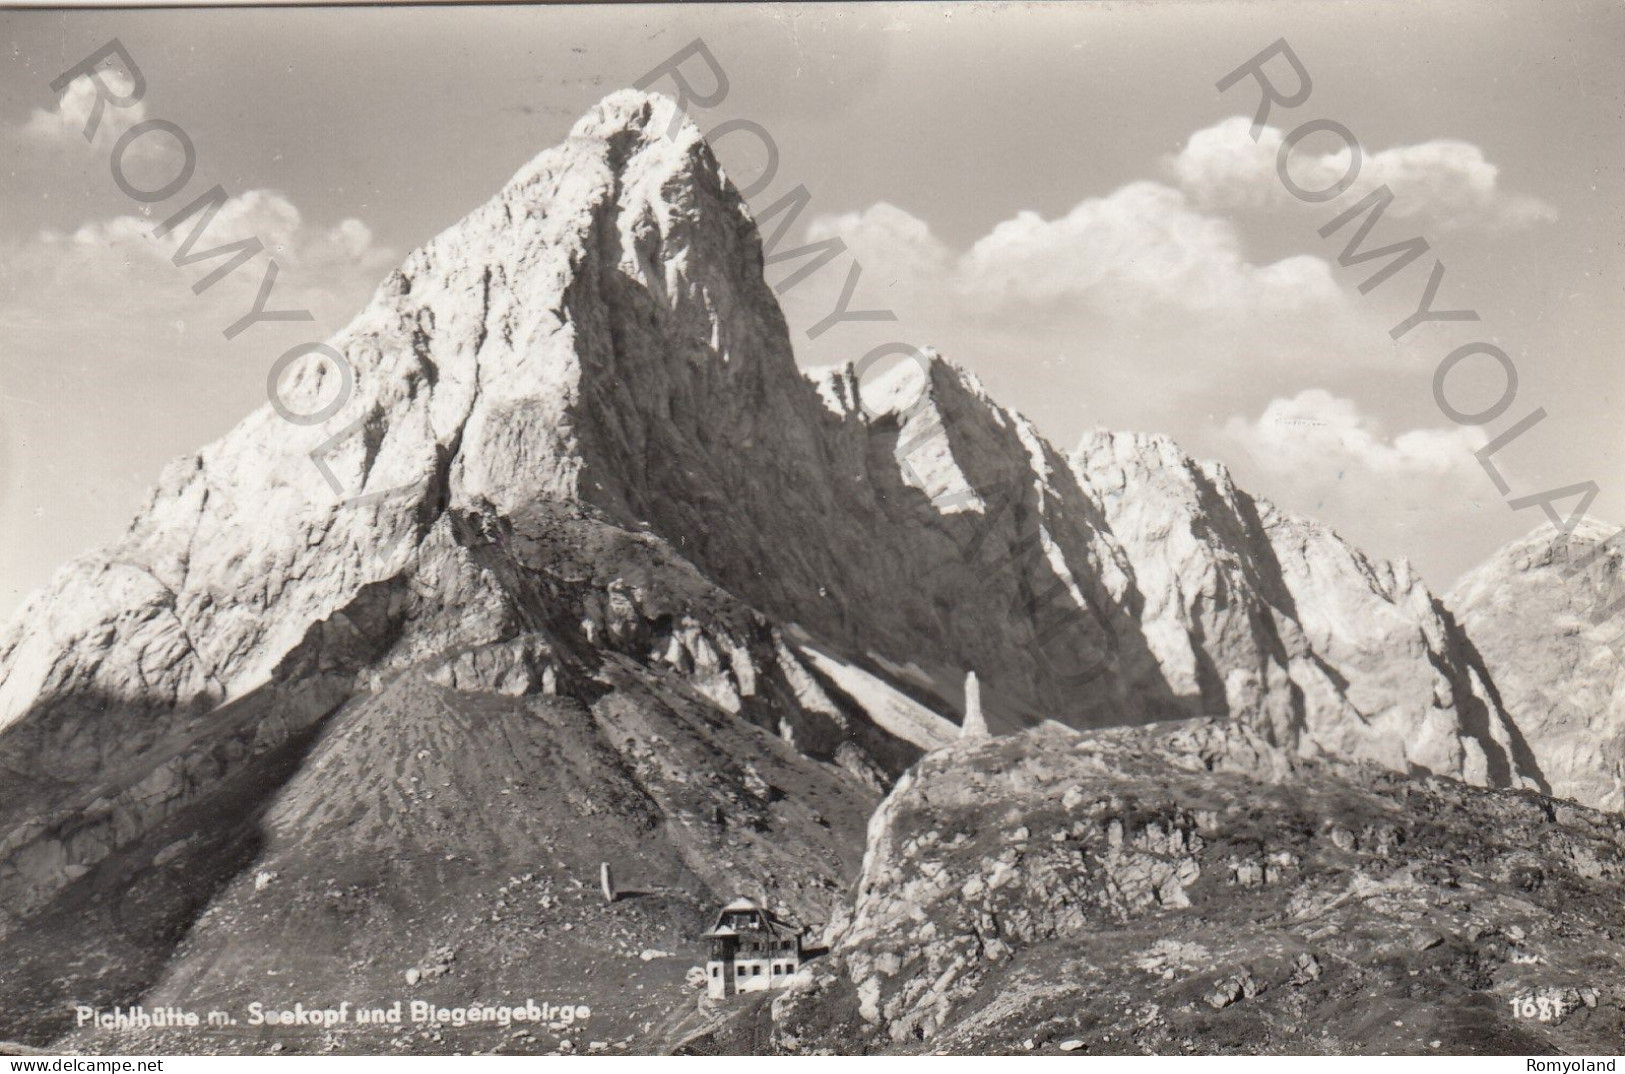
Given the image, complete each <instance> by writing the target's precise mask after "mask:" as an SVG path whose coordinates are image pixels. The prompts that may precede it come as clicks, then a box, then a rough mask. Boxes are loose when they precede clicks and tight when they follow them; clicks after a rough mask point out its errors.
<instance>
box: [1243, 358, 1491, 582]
mask: <svg viewBox="0 0 1625 1074" xmlns="http://www.w3.org/2000/svg"><path fill="white" fill-rule="evenodd" d="M1486 441H1487V437H1486V436H1485V434H1484V432H1483V430H1482V429H1478V428H1456V427H1447V428H1415V429H1408V430H1405V431H1403V432H1399V433H1397V434H1393V435H1390V434H1388V433H1387V432H1385V431H1384V429H1383V428H1382V426H1381V424H1380V423H1379V422H1377V421H1376V420H1375V419H1373V418H1372V417H1370V416H1369V415H1368V414H1366V413H1364V412H1363V411H1362V410H1361V409H1360V408H1359V407H1358V406H1356V404H1355V403H1354V402H1352V401H1351V400H1349V399H1346V398H1342V397H1339V396H1336V395H1333V394H1332V393H1331V392H1328V391H1325V390H1324V389H1320V388H1311V389H1309V390H1307V391H1303V392H1299V393H1298V394H1297V395H1296V396H1293V397H1291V398H1276V399H1273V400H1271V401H1270V402H1269V403H1268V404H1267V405H1266V406H1265V407H1264V410H1263V412H1262V413H1261V414H1259V416H1258V417H1257V418H1253V419H1248V418H1242V417H1232V418H1231V419H1230V420H1229V421H1228V422H1227V423H1226V424H1225V425H1224V428H1223V430H1222V433H1221V435H1220V437H1219V439H1218V440H1217V441H1215V444H1216V445H1218V446H1222V447H1223V448H1225V450H1223V451H1222V454H1224V455H1225V456H1227V457H1228V458H1229V459H1230V461H1231V463H1232V468H1233V469H1234V470H1235V472H1236V476H1237V479H1238V480H1239V481H1240V482H1241V484H1242V485H1243V487H1247V488H1251V489H1252V490H1254V491H1255V492H1259V493H1262V494H1264V495H1266V496H1268V497H1269V498H1270V499H1272V500H1274V501H1276V502H1277V503H1279V504H1281V505H1282V506H1283V507H1285V508H1287V509H1288V510H1291V511H1294V512H1296V513H1299V514H1303V515H1307V516H1309V517H1311V518H1315V519H1319V520H1320V521H1322V522H1325V523H1328V524H1329V525H1331V526H1333V527H1334V528H1335V529H1337V530H1338V531H1339V532H1341V533H1342V534H1343V535H1344V536H1346V537H1349V538H1351V539H1352V540H1353V541H1354V542H1355V543H1356V544H1358V545H1360V546H1362V547H1364V548H1365V549H1366V550H1367V551H1368V552H1373V553H1375V554H1377V555H1380V556H1384V557H1392V556H1399V555H1415V554H1417V553H1419V552H1421V551H1423V550H1426V549H1433V550H1435V551H1437V550H1438V549H1441V548H1447V547H1450V546H1452V545H1459V544H1460V540H1461V538H1460V535H1461V534H1462V533H1463V532H1467V531H1471V530H1473V529H1474V528H1476V527H1482V526H1484V525H1485V524H1486V522H1487V520H1490V519H1493V520H1494V521H1500V519H1501V516H1502V515H1503V514H1504V511H1505V509H1504V507H1503V505H1502V503H1501V500H1500V497H1499V496H1497V495H1496V493H1495V489H1494V487H1493V486H1492V485H1491V484H1490V481H1489V479H1488V477H1486V476H1485V473H1484V470H1483V469H1482V468H1481V467H1480V466H1479V465H1478V461H1477V460H1476V459H1475V458H1474V457H1473V452H1474V451H1476V450H1477V449H1478V448H1480V447H1482V446H1483V445H1484V444H1485V443H1486ZM1433 581H1434V582H1436V583H1438V584H1440V585H1445V584H1448V582H1449V579H1448V577H1439V578H1435V579H1433Z"/></svg>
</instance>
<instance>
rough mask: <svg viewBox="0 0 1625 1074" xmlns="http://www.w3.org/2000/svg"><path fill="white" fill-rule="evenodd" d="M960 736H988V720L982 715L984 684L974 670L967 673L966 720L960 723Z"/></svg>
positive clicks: (963, 737) (967, 737)
mask: <svg viewBox="0 0 1625 1074" xmlns="http://www.w3.org/2000/svg"><path fill="white" fill-rule="evenodd" d="M959 737H960V738H961V739H970V738H987V737H988V731H987V720H986V719H985V718H984V717H983V716H982V684H981V683H979V682H977V681H976V672H974V671H968V672H966V673H965V722H964V723H962V724H960V725H959Z"/></svg>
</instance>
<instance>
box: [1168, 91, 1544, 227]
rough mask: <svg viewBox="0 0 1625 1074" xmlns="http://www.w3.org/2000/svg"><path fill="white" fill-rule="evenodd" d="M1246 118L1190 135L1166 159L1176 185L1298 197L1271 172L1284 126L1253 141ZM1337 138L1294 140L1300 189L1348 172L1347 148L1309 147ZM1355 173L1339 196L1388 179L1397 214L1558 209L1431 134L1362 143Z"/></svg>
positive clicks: (1472, 222) (1203, 194)
mask: <svg viewBox="0 0 1625 1074" xmlns="http://www.w3.org/2000/svg"><path fill="white" fill-rule="evenodd" d="M1250 131H1251V123H1250V121H1249V120H1247V119H1246V118H1244V117H1241V116H1232V117H1231V118H1229V119H1226V120H1223V121H1222V122H1219V123H1216V124H1214V125H1213V126H1211V127H1207V128H1204V129H1203V130H1199V131H1197V132H1196V133H1195V134H1193V135H1191V137H1190V140H1189V141H1188V142H1187V143H1186V144H1185V148H1184V149H1183V150H1181V151H1180V153H1179V155H1178V156H1176V157H1174V158H1173V160H1172V161H1171V162H1170V167H1171V169H1172V171H1173V174H1174V175H1175V176H1176V177H1177V179H1178V181H1179V184H1180V186H1181V187H1183V188H1184V189H1185V191H1186V192H1187V193H1188V194H1189V195H1190V196H1191V198H1192V200H1193V201H1195V203H1196V204H1198V205H1200V206H1202V207H1203V208H1207V209H1245V208H1251V209H1263V208H1276V207H1280V206H1284V205H1289V204H1300V203H1298V202H1297V200H1296V199H1295V198H1294V197H1293V195H1292V194H1291V193H1290V192H1289V191H1288V190H1287V189H1286V188H1285V187H1284V186H1283V185H1282V183H1281V179H1280V176H1279V175H1278V174H1277V173H1276V156H1277V154H1278V152H1279V151H1280V148H1281V143H1282V140H1283V138H1284V135H1283V134H1282V132H1281V131H1280V130H1279V129H1277V128H1275V127H1270V126H1266V127H1265V128H1264V129H1263V130H1262V131H1261V132H1260V133H1259V137H1258V141H1256V142H1255V141H1253V139H1252V136H1251V133H1250ZM1336 142H1337V139H1336V136H1335V135H1331V134H1316V135H1313V136H1310V137H1308V138H1306V139H1304V140H1303V141H1302V142H1299V143H1298V144H1297V146H1295V147H1294V149H1293V153H1292V158H1291V176H1292V179H1293V181H1294V182H1296V183H1297V184H1298V185H1299V186H1300V187H1302V188H1304V189H1306V190H1323V189H1329V188H1331V187H1333V186H1334V185H1335V184H1336V183H1337V182H1338V181H1339V179H1340V178H1341V177H1342V176H1343V175H1344V174H1345V173H1346V172H1347V171H1348V167H1349V163H1350V161H1349V156H1350V154H1349V150H1348V149H1347V148H1345V147H1343V146H1341V145H1340V144H1339V147H1338V148H1337V150H1336V151H1335V152H1331V153H1326V152H1320V153H1317V152H1316V151H1315V149H1316V147H1317V146H1319V147H1321V148H1324V147H1326V146H1330V145H1332V144H1334V143H1336ZM1361 148H1362V151H1363V156H1362V158H1361V164H1360V172H1359V176H1358V178H1357V179H1356V180H1355V182H1354V184H1353V186H1351V187H1350V189H1349V190H1348V191H1347V192H1346V193H1344V194H1343V195H1341V197H1340V198H1339V199H1338V200H1337V204H1338V205H1347V204H1352V203H1353V202H1354V201H1355V200H1358V198H1359V197H1361V196H1363V195H1365V194H1366V193H1369V192H1370V191H1372V190H1374V189H1376V188H1377V187H1378V186H1380V185H1382V184H1384V183H1386V184H1388V187H1389V188H1390V189H1391V190H1392V191H1393V192H1394V201H1393V203H1392V204H1391V205H1389V206H1388V208H1387V210H1386V213H1387V215H1389V216H1392V217H1395V218H1400V219H1403V218H1408V217H1415V218H1423V219H1425V220H1426V221H1427V222H1429V223H1435V224H1437V225H1439V226H1440V227H1444V228H1469V227H1482V228H1491V229H1510V228H1521V227H1528V226H1531V225H1533V224H1537V223H1541V222H1543V221H1550V220H1555V219H1556V218H1557V210H1556V209H1554V208H1553V207H1552V206H1551V205H1548V204H1547V203H1546V202H1544V201H1541V200H1540V199H1539V198H1536V197H1532V196H1530V195H1527V194H1519V193H1515V192H1512V191H1508V190H1505V189H1504V188H1502V186H1501V185H1500V182H1499V179H1500V169H1499V168H1497V167H1496V166H1495V165H1494V164H1491V163H1490V162H1489V161H1488V160H1486V159H1485V158H1484V151H1483V150H1482V149H1480V148H1479V147H1478V146H1476V145H1473V144H1472V143H1470V142H1463V141H1456V140H1449V139H1436V140H1434V141H1429V142H1423V143H1421V144H1418V145H1406V146H1395V147H1393V148H1391V149H1384V150H1380V151H1378V152H1375V153H1373V152H1371V151H1370V150H1369V148H1368V147H1365V146H1362V147H1361Z"/></svg>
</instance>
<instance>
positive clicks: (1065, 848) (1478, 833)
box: [712, 721, 1625, 1054]
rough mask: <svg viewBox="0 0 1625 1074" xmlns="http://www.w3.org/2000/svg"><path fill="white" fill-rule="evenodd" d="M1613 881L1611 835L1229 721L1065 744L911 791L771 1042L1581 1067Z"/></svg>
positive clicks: (891, 804)
mask: <svg viewBox="0 0 1625 1074" xmlns="http://www.w3.org/2000/svg"><path fill="white" fill-rule="evenodd" d="M1621 879H1625V820H1622V819H1621V818H1620V817H1618V816H1617V815H1613V814H1608V813H1602V812H1596V811H1592V810H1587V809H1583V808H1580V807H1576V806H1571V805H1566V804H1561V803H1558V802H1555V801H1553V800H1551V799H1548V798H1545V797H1542V796H1540V795H1538V794H1534V793H1529V792H1516V793H1515V792H1504V791H1487V790H1480V789H1475V788H1471V787H1468V786H1466V785H1464V784H1461V783H1457V782H1453V781H1449V780H1441V779H1436V778H1424V779H1417V778H1406V777H1401V776H1398V775H1395V774H1392V773H1388V772H1386V771H1385V770H1383V769H1381V768H1379V767H1377V766H1374V765H1369V764H1365V765H1354V764H1347V763H1344V762H1327V761H1321V760H1305V759H1302V758H1299V757H1296V756H1294V755H1293V754H1291V753H1288V752H1287V751H1284V750H1281V749H1279V748H1277V747H1274V746H1271V745H1269V744H1268V743H1266V742H1264V741H1263V740H1262V739H1261V738H1260V736H1258V735H1257V734H1256V733H1254V732H1252V731H1250V730H1249V729H1247V728H1246V727H1245V726H1244V725H1240V724H1237V723H1235V722H1224V723H1220V722H1217V721H1200V722H1193V723H1186V724H1183V725H1155V726H1151V727H1145V728H1135V729H1120V730H1112V731H1101V732H1085V733H1081V734H1080V733H1078V732H1075V731H1071V730H1068V729H1065V728H1061V727H1059V726H1057V725H1049V726H1046V727H1044V728H1040V729H1036V730H1033V731H1028V732H1024V733H1022V734H1020V735H1015V736H1007V737H1004V738H1000V739H994V740H991V741H988V740H983V741H982V742H981V743H980V744H974V743H972V744H957V745H955V746H954V747H951V748H949V749H945V750H942V751H939V752H937V753H933V754H931V755H929V756H927V757H926V758H925V759H924V760H923V761H921V763H920V765H919V766H918V768H917V769H916V770H914V771H913V772H911V773H910V774H909V776H907V777H906V778H905V779H903V780H902V781H900V782H899V783H898V784H897V786H896V787H895V788H894V789H893V790H892V792H891V794H890V795H888V797H887V798H886V799H885V801H884V802H882V804H881V806H880V808H879V809H878V810H876V812H875V814H874V817H873V819H872V820H871V822H870V827H869V836H868V848H867V850H866V852H865V855H864V863H863V872H862V874H861V876H860V878H859V881H858V884H857V888H856V891H855V893H854V896H853V903H852V906H851V907H850V909H849V911H848V912H847V913H846V914H845V915H844V916H843V917H842V918H840V919H838V920H837V922H836V923H835V925H834V926H833V927H832V930H831V936H830V939H831V941H832V945H831V953H830V957H829V958H828V959H825V960H821V961H820V962H816V963H814V964H813V965H812V967H811V968H810V969H809V970H808V971H806V972H805V973H804V975H803V977H802V978H801V979H800V980H798V981H796V982H795V983H794V984H793V985H792V987H791V989H790V990H789V991H788V992H787V993H786V994H785V995H784V996H782V997H780V998H779V999H778V1000H777V1001H775V1003H774V1004H773V1008H772V1011H771V1033H772V1039H773V1041H774V1042H775V1044H776V1046H777V1047H778V1048H779V1049H780V1050H782V1051H786V1052H792V1053H796V1052H814V1051H819V1050H834V1051H838V1052H852V1053H867V1052H873V1051H877V1050H880V1051H896V1052H915V1051H932V1052H942V1051H947V1052H953V1053H965V1054H991V1053H1001V1052H1009V1051H1049V1050H1066V1051H1077V1050H1084V1049H1086V1050H1087V1051H1089V1052H1090V1053H1100V1052H1106V1053H1125V1052H1126V1053H1130V1054H1133V1053H1144V1052H1151V1053H1170V1052H1172V1053H1181V1052H1188V1051H1196V1052H1203V1053H1211V1052H1215V1051H1241V1052H1259V1051H1265V1052H1269V1051H1283V1052H1289V1053H1301V1052H1304V1051H1316V1052H1322V1051H1323V1052H1330V1053H1332V1054H1351V1053H1362V1052H1388V1053H1393V1052H1412V1053H1422V1054H1431V1053H1435V1052H1445V1053H1482V1052H1491V1053H1494V1052H1531V1051H1541V1050H1544V1049H1556V1050H1559V1051H1565V1052H1577V1051H1583V1050H1585V1049H1587V1048H1589V1047H1592V1046H1595V1045H1596V1044H1598V1043H1600V1042H1602V1041H1603V1040H1605V1039H1607V1037H1608V1035H1609V1034H1614V1033H1618V1032H1619V1030H1620V1027H1621V1025H1622V1024H1625V993H1622V992H1621V991H1620V989H1619V987H1618V985H1617V982H1618V981H1619V980H1620V970H1621V968H1622V967H1625V946H1622V944H1621V940H1620V936H1619V934H1618V922H1619V919H1620V917H1619V915H1620V914H1621V912H1622V911H1625V901H1622V899H1621V895H1620V889H1619V882H1620V880H1621ZM1526 1000H1527V1001H1528V1003H1527V1008H1528V1012H1526V1011H1525V1008H1524V1006H1523V1005H1522V1004H1523V1002H1524V1001H1526ZM1540 1002H1544V1003H1545V1008H1546V1012H1547V1017H1544V1018H1543V1017H1540V1015H1539V1014H1538V1010H1539V1007H1540ZM1559 1007H1561V1013H1558V1008H1559ZM744 1031H745V1030H740V1032H744ZM727 1039H729V1038H727V1036H726V1035H725V1034H724V1035H723V1036H722V1039H720V1040H718V1041H716V1042H713V1045H712V1046H718V1047H720V1046H725V1044H726V1041H727Z"/></svg>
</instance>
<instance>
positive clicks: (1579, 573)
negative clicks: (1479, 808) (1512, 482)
mask: <svg viewBox="0 0 1625 1074" xmlns="http://www.w3.org/2000/svg"><path fill="white" fill-rule="evenodd" d="M1618 532H1619V527H1617V526H1608V525H1604V524H1603V523H1600V522H1597V521H1595V520H1592V519H1585V520H1583V521H1581V522H1580V524H1579V525H1578V526H1577V527H1576V528H1575V531H1574V533H1573V534H1572V535H1571V536H1570V537H1568V538H1567V539H1560V538H1559V535H1558V533H1557V532H1556V531H1555V530H1554V529H1552V528H1550V527H1545V528H1542V529H1539V530H1536V531H1535V532H1533V533H1531V534H1529V536H1527V537H1525V538H1523V539H1522V540H1520V541H1514V542H1513V543H1512V544H1510V545H1508V546H1507V547H1505V548H1503V549H1501V550H1500V551H1499V552H1497V553H1496V554H1495V555H1494V556H1492V557H1491V558H1490V559H1489V560H1488V561H1487V562H1485V563H1484V564H1482V565H1481V566H1479V567H1477V568H1476V569H1474V570H1472V571H1470V572H1469V573H1468V574H1466V575H1464V576H1463V577H1462V579H1461V580H1460V581H1459V582H1457V583H1456V586H1455V588H1454V589H1452V590H1451V591H1450V595H1449V597H1448V603H1449V605H1450V608H1451V610H1452V611H1453V612H1454V613H1455V615H1456V618H1457V619H1458V620H1459V621H1460V623H1461V626H1462V628H1463V629H1464V630H1465V631H1466V633H1467V635H1468V637H1470V638H1471V639H1472V643H1473V645H1474V647H1475V648H1476V649H1477V651H1478V654H1479V656H1480V657H1481V658H1482V660H1483V663H1484V666H1485V667H1486V668H1488V670H1489V673H1490V676H1491V679H1492V680H1493V682H1494V685H1495V689H1496V691H1497V692H1498V693H1499V695H1500V699H1501V704H1502V706H1503V708H1504V709H1505V710H1506V711H1507V712H1508V713H1510V714H1511V716H1512V718H1513V720H1514V721H1515V722H1516V723H1517V725H1518V727H1519V728H1520V729H1521V730H1522V732H1523V737H1524V739H1525V741H1527V743H1528V746H1529V750H1530V752H1531V754H1532V755H1533V757H1534V761H1535V764H1536V765H1537V766H1538V768H1539V772H1540V774H1541V776H1542V778H1544V779H1545V780H1546V781H1547V782H1548V783H1549V784H1550V786H1551V790H1552V793H1553V794H1554V795H1557V796H1559V797H1563V798H1573V799H1575V800H1576V801H1578V802H1581V803H1583V804H1585V805H1590V806H1596V807H1598V808H1602V809H1613V810H1621V809H1625V642H1622V641H1621V635H1625V616H1621V615H1620V614H1619V613H1620V611H1621V609H1622V607H1625V606H1622V605H1621V603H1620V602H1621V599H1622V598H1625V550H1622V549H1621V548H1620V547H1619V544H1618V543H1617V542H1615V543H1613V544H1610V543H1609V542H1610V539H1611V538H1613V537H1614V536H1615V535H1616V534H1617V533H1618Z"/></svg>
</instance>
